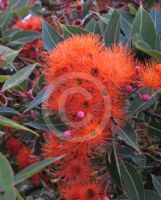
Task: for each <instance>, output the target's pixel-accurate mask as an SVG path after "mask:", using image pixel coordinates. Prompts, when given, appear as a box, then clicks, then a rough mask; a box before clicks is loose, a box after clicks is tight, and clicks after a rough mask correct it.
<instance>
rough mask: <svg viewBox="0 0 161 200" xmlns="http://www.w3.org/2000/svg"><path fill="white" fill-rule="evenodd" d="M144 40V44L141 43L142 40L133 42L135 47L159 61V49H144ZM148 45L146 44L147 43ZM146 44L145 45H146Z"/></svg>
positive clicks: (160, 55) (160, 59) (160, 54)
mask: <svg viewBox="0 0 161 200" xmlns="http://www.w3.org/2000/svg"><path fill="white" fill-rule="evenodd" d="M145 44H146V43H145V42H144V44H143V42H139V41H138V42H136V43H135V47H136V48H137V49H138V50H140V51H142V52H144V53H146V54H148V55H149V56H151V57H152V58H155V59H157V60H158V61H161V53H160V52H159V51H157V50H150V49H146V48H145ZM147 45H148V44H147ZM147 45H146V46H147Z"/></svg>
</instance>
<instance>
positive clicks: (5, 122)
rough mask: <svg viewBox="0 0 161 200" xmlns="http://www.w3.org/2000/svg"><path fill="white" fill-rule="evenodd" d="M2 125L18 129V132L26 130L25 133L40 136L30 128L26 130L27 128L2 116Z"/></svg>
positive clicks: (0, 118) (0, 117)
mask: <svg viewBox="0 0 161 200" xmlns="http://www.w3.org/2000/svg"><path fill="white" fill-rule="evenodd" d="M0 125H1V126H6V127H11V128H15V129H18V130H24V131H27V132H30V133H32V134H34V135H36V136H38V134H37V133H36V132H35V131H33V130H31V129H29V128H26V127H25V126H22V125H20V124H17V123H16V122H14V121H12V120H10V119H8V118H6V117H3V116H2V115H0Z"/></svg>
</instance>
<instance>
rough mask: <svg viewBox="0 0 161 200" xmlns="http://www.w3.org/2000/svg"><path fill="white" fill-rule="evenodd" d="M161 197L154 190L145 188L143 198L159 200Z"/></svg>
mask: <svg viewBox="0 0 161 200" xmlns="http://www.w3.org/2000/svg"><path fill="white" fill-rule="evenodd" d="M160 199H161V197H160V196H159V195H158V194H157V193H156V192H154V191H151V190H145V200H160Z"/></svg>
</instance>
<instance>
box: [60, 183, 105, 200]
mask: <svg viewBox="0 0 161 200" xmlns="http://www.w3.org/2000/svg"><path fill="white" fill-rule="evenodd" d="M61 192H62V193H63V196H64V199H65V200H98V199H99V200H101V199H103V196H104V191H103V188H102V187H101V186H100V184H98V183H95V182H89V183H86V184H74V185H72V186H68V187H65V188H62V189H61Z"/></svg>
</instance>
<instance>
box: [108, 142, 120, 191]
mask: <svg viewBox="0 0 161 200" xmlns="http://www.w3.org/2000/svg"><path fill="white" fill-rule="evenodd" d="M106 167H107V169H108V171H109V173H110V175H111V177H112V180H113V182H115V183H116V185H117V187H118V188H119V189H120V190H123V185H122V180H121V173H120V166H119V163H118V158H117V153H116V148H115V145H114V142H113V148H112V152H110V154H109V155H108V154H106Z"/></svg>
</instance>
